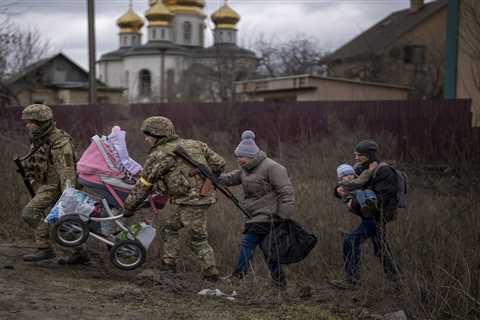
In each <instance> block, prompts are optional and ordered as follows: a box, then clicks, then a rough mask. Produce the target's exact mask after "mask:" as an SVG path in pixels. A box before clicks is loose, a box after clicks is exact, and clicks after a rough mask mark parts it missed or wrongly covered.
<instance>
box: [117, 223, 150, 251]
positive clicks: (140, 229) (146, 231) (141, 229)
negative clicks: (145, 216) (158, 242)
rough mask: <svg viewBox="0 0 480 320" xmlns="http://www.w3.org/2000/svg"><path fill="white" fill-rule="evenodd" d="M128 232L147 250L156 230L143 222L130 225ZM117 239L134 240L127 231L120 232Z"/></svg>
mask: <svg viewBox="0 0 480 320" xmlns="http://www.w3.org/2000/svg"><path fill="white" fill-rule="evenodd" d="M130 230H131V231H132V233H133V235H134V236H135V238H136V239H137V240H138V241H140V242H141V243H142V245H143V246H144V247H145V249H148V247H149V246H150V244H151V243H152V241H153V239H154V238H155V235H156V229H155V228H154V227H152V226H151V225H149V224H146V223H145V222H142V223H136V224H133V225H131V226H130ZM117 238H118V239H119V240H134V238H133V237H132V235H131V234H129V233H128V232H127V231H122V232H120V233H119V234H118V236H117Z"/></svg>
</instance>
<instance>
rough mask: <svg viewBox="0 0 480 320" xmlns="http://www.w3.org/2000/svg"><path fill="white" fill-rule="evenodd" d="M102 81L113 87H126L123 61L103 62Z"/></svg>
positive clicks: (101, 68)
mask: <svg viewBox="0 0 480 320" xmlns="http://www.w3.org/2000/svg"><path fill="white" fill-rule="evenodd" d="M99 71H100V80H102V81H103V82H105V83H106V84H107V85H108V86H111V87H125V86H126V83H125V82H124V78H123V61H122V60H118V61H103V62H101V63H100V68H99Z"/></svg>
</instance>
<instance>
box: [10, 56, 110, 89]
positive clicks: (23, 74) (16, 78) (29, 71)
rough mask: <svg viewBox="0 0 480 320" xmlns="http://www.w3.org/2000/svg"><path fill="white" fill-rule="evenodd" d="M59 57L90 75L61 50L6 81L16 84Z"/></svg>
mask: <svg viewBox="0 0 480 320" xmlns="http://www.w3.org/2000/svg"><path fill="white" fill-rule="evenodd" d="M58 58H63V59H65V60H67V61H68V63H70V64H71V65H72V66H73V67H74V68H75V69H77V70H78V71H79V72H80V73H83V74H84V75H86V76H87V77H88V71H86V70H85V69H83V68H82V67H81V66H80V65H78V64H77V63H76V62H75V61H73V60H72V59H70V58H69V57H68V56H66V55H65V54H63V53H62V52H59V53H57V54H54V55H52V56H50V57H47V58H44V59H40V60H38V61H37V62H34V63H32V64H30V65H28V66H26V67H25V68H24V69H23V70H22V71H21V72H19V73H17V74H15V75H14V76H12V77H10V78H9V79H7V81H6V82H7V84H14V83H15V82H18V81H19V80H22V79H23V78H25V77H26V76H28V75H30V74H32V73H33V72H35V71H36V70H38V69H40V68H42V67H44V66H46V65H47V64H48V63H49V62H51V61H53V60H55V59H58ZM97 83H98V84H99V85H100V86H106V84H105V83H103V82H102V81H100V80H98V79H97Z"/></svg>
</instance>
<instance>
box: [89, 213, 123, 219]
mask: <svg viewBox="0 0 480 320" xmlns="http://www.w3.org/2000/svg"><path fill="white" fill-rule="evenodd" d="M120 218H123V214H119V215H118V216H111V217H105V218H90V220H92V221H115V220H118V219H120Z"/></svg>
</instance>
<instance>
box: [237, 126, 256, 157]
mask: <svg viewBox="0 0 480 320" xmlns="http://www.w3.org/2000/svg"><path fill="white" fill-rule="evenodd" d="M259 151H260V149H259V148H258V147H257V144H256V143H255V133H253V131H251V130H245V131H243V132H242V141H241V142H240V143H239V144H238V146H237V148H236V149H235V155H236V156H237V157H248V158H255V156H256V155H257V153H258V152H259Z"/></svg>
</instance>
